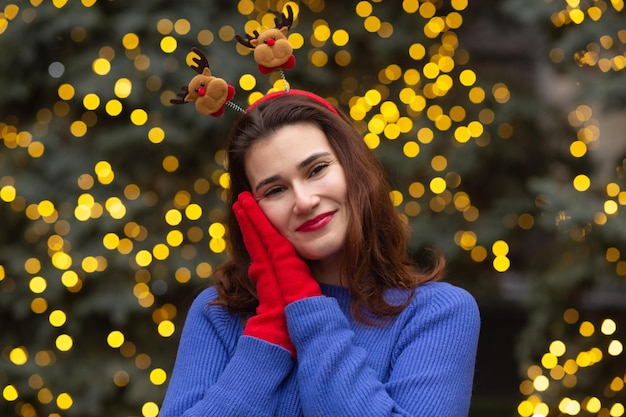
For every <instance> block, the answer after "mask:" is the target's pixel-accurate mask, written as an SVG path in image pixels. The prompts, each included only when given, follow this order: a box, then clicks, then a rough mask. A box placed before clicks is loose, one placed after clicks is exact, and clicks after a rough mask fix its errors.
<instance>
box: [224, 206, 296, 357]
mask: <svg viewBox="0 0 626 417" xmlns="http://www.w3.org/2000/svg"><path fill="white" fill-rule="evenodd" d="M233 212H234V213H235V217H236V218H237V222H238V223H239V228H240V229H241V234H242V235H243V241H244V243H245V245H246V249H247V250H248V254H249V255H250V260H251V265H250V268H249V269H248V275H249V276H250V279H252V281H254V283H255V284H256V290H257V295H258V297H259V306H258V307H257V309H256V313H257V314H256V316H253V317H250V319H248V322H247V323H246V327H245V328H244V331H243V334H244V335H247V336H252V337H256V338H257V339H261V340H265V341H266V342H269V343H273V344H275V345H279V346H282V347H283V348H285V349H287V350H288V351H289V352H291V356H292V357H295V355H296V349H295V348H294V346H293V344H292V343H291V339H290V338H289V332H288V331H287V320H286V318H285V302H284V301H283V298H282V294H281V292H280V288H279V286H278V281H277V279H276V276H275V274H274V268H273V267H272V264H271V261H270V258H269V256H268V253H267V250H266V249H265V246H264V245H263V242H262V241H261V239H260V236H259V235H258V234H257V232H256V230H255V229H254V227H253V226H252V224H251V223H250V221H249V219H248V217H247V216H246V214H245V211H244V210H243V208H242V207H241V204H240V203H239V202H235V204H234V205H233Z"/></svg>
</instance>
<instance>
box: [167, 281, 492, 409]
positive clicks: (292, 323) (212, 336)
mask: <svg viewBox="0 0 626 417" xmlns="http://www.w3.org/2000/svg"><path fill="white" fill-rule="evenodd" d="M321 288H322V292H323V294H324V296H322V297H313V298H307V299H303V300H300V301H297V302H294V303H292V304H290V305H289V306H287V308H286V310H285V313H286V316H287V323H288V328H289V334H290V336H291V339H292V342H293V344H294V346H295V347H296V348H297V352H298V357H297V360H296V361H294V360H293V359H292V358H291V355H290V353H289V352H288V351H287V350H285V349H283V348H282V347H279V346H277V345H273V344H270V343H268V342H265V341H263V340H260V339H256V338H253V337H250V336H242V332H243V325H242V322H241V320H240V318H239V317H238V316H234V315H230V314H228V313H227V312H226V311H225V310H224V309H223V308H222V307H219V306H207V303H208V302H210V301H212V300H214V299H215V297H216V294H217V293H216V290H215V288H213V287H211V288H208V289H206V290H204V291H203V292H202V293H201V294H200V295H199V296H198V297H197V298H196V300H195V301H194V303H193V305H192V306H191V309H190V311H189V314H188V316H187V319H186V323H185V326H184V329H183V333H182V336H181V340H180V346H179V350H178V354H177V358H176V364H175V366H174V371H173V373H172V377H171V380H170V384H169V388H168V391H167V394H166V396H165V400H164V402H163V406H162V409H161V414H160V416H161V417H181V416H185V417H192V416H193V417H213V416H220V417H230V416H233V417H234V416H237V417H239V416H241V417H243V416H253V417H264V416H272V417H275V416H289V417H295V416H306V417H314V416H316V417H317V416H319V417H330V416H332V417H343V416H345V417H369V416H371V417H382V416H423V417H462V416H467V414H468V409H469V405H470V398H471V392H472V382H473V376H474V364H475V357H476V348H477V343H478V333H479V327H480V318H479V312H478V308H477V305H476V302H475V301H474V299H473V298H472V296H471V295H470V294H469V293H467V292H466V291H465V290H463V289H460V288H458V287H455V286H453V285H450V284H448V283H443V282H436V283H427V284H424V285H422V286H421V287H419V288H418V289H417V292H416V295H415V298H414V299H413V301H412V302H411V304H410V305H409V306H408V307H407V308H406V309H405V310H404V311H403V312H402V313H401V314H400V315H399V316H398V317H397V318H396V319H395V320H394V321H393V322H391V323H390V324H388V325H386V326H369V325H365V324H363V323H361V322H355V321H354V320H353V319H352V318H351V315H350V311H349V308H350V294H349V292H348V290H347V289H345V288H342V287H335V286H329V285H321ZM387 296H388V299H389V300H391V301H393V300H394V299H395V300H399V299H401V298H402V297H404V296H405V293H403V292H401V291H399V290H398V291H393V292H389V293H388V294H387Z"/></svg>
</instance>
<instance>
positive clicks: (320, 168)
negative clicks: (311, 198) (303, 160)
mask: <svg viewBox="0 0 626 417" xmlns="http://www.w3.org/2000/svg"><path fill="white" fill-rule="evenodd" d="M329 165H330V164H329V163H327V162H321V163H319V164H317V165H315V166H314V167H313V169H312V170H311V176H312V177H314V176H316V175H319V174H321V173H322V171H324V170H325V169H326V168H328V166H329Z"/></svg>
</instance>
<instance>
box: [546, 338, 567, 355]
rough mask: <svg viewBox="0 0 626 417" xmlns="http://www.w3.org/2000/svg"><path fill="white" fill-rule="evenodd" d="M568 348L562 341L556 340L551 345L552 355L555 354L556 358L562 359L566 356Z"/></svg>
mask: <svg viewBox="0 0 626 417" xmlns="http://www.w3.org/2000/svg"><path fill="white" fill-rule="evenodd" d="M566 350H567V348H566V346H565V343H563V342H562V341H560V340H555V341H553V342H552V343H550V348H549V351H550V353H551V354H553V355H554V356H556V357H561V356H563V355H564V354H565V352H566Z"/></svg>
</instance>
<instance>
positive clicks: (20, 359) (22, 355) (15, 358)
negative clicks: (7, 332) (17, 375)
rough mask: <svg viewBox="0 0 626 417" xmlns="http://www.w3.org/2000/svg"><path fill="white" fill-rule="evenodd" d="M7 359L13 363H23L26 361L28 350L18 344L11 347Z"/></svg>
mask: <svg viewBox="0 0 626 417" xmlns="http://www.w3.org/2000/svg"><path fill="white" fill-rule="evenodd" d="M9 360H10V361H11V362H13V363H14V364H15V365H24V364H25V363H26V361H28V352H27V351H26V348H24V347H22V346H20V347H16V348H14V349H11V352H9Z"/></svg>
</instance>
